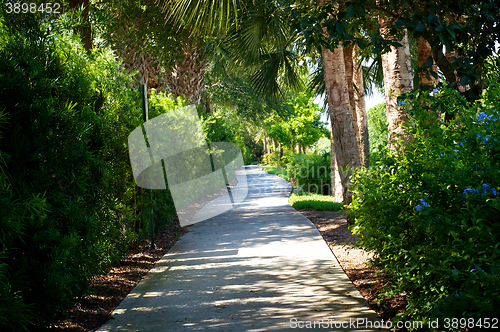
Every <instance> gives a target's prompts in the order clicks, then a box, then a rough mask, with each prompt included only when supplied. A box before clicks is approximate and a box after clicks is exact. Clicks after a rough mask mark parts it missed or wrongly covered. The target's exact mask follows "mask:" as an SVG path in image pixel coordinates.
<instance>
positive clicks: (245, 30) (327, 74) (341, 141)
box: [164, 0, 368, 204]
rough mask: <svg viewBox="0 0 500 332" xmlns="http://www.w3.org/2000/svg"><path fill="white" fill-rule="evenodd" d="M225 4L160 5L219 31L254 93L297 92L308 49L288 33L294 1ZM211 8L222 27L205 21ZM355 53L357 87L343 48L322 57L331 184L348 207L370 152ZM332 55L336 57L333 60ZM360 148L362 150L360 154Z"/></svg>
mask: <svg viewBox="0 0 500 332" xmlns="http://www.w3.org/2000/svg"><path fill="white" fill-rule="evenodd" d="M223 2H224V1H222V0H219V1H207V0H199V1H197V2H192V1H187V0H165V1H164V4H165V8H167V10H168V8H170V12H169V13H170V16H171V17H174V18H175V19H176V20H177V21H184V22H188V23H193V22H194V26H195V29H198V31H203V32H204V33H207V34H210V33H214V31H218V32H219V33H221V32H222V34H224V35H225V36H226V43H227V45H228V48H229V49H230V50H231V51H232V52H233V56H234V57H235V62H236V63H238V64H240V65H243V66H246V67H247V68H250V69H252V70H253V72H254V74H253V76H252V81H253V87H254V88H255V90H257V91H258V92H261V93H266V94H268V95H273V96H274V97H277V98H278V97H280V96H284V95H285V93H284V89H286V88H292V89H293V88H298V87H300V86H301V85H302V82H301V80H300V76H299V74H298V73H297V72H298V71H300V66H299V64H298V63H299V61H300V60H301V59H303V58H304V56H305V53H306V52H305V49H306V47H305V45H304V44H301V42H302V41H301V39H300V37H301V35H300V31H297V30H295V29H292V28H291V23H290V22H291V12H292V8H293V7H292V6H291V4H292V3H293V2H292V1H290V2H287V1H271V2H269V1H253V2H252V3H246V4H244V3H243V2H240V1H236V0H232V1H231V0H226V2H225V4H226V5H222V3H223ZM213 8H218V9H220V10H219V11H218V13H217V17H218V19H219V20H220V22H217V20H215V19H213V20H212V19H208V18H205V17H204V15H208V13H213ZM194 13H196V14H194ZM230 19H233V20H234V22H233V24H230V23H228V22H229V21H230ZM210 20H211V21H210ZM204 22H205V23H204ZM206 22H208V23H206ZM224 27H225V29H224ZM353 51H354V49H352V50H350V51H349V53H347V55H348V59H349V60H348V61H349V63H350V66H349V68H351V70H350V73H351V79H350V80H349V82H352V81H353V79H354V76H356V83H355V84H354V83H351V84H350V86H351V88H350V89H349V87H348V85H347V81H346V78H345V62H344V61H345V60H344V56H343V49H342V46H341V45H339V47H337V48H336V49H335V50H334V51H333V52H332V51H330V50H329V49H328V48H324V49H323V50H322V52H321V53H322V54H321V56H322V63H323V66H322V67H323V68H324V75H323V77H324V86H325V90H326V93H327V99H328V109H329V113H330V118H331V125H332V130H331V133H332V144H333V149H332V151H334V152H335V153H332V165H333V168H332V169H334V170H340V174H341V176H340V177H337V179H338V180H340V181H335V179H332V180H333V181H332V185H333V184H335V183H337V184H338V190H335V192H336V196H337V198H338V200H339V201H343V202H344V203H346V204H348V203H349V202H350V197H349V192H348V190H347V182H348V179H349V174H350V170H351V169H352V168H356V167H360V166H361V159H360V151H363V153H362V154H361V155H363V157H364V160H367V159H368V152H367V150H365V147H367V146H368V145H367V144H366V142H367V135H366V133H367V131H366V120H365V119H366V116H365V112H366V111H365V110H364V106H363V104H364V103H363V98H364V92H363V89H362V88H361V87H362V86H363V83H362V80H361V79H360V78H361V77H360V75H359V69H360V67H359V66H358V65H357V62H356V66H355V65H354V62H355V61H354V59H355V58H356V57H353V54H352V53H353ZM334 52H337V53H338V54H335V55H334ZM339 55H340V57H339ZM354 68H356V75H354V71H353V69H354ZM321 85H323V84H321ZM355 88H356V89H355ZM349 92H351V95H352V97H350V95H349ZM355 92H356V93H355ZM351 99H352V101H353V104H352V105H353V106H352V107H351ZM356 108H359V111H356ZM351 109H352V111H351ZM358 114H359V116H358ZM354 119H359V121H361V123H360V125H357V123H356V127H355V126H354V125H353V123H355V122H354ZM356 128H357V129H356ZM358 141H359V144H358ZM358 145H360V146H362V147H363V148H362V149H361V150H360V149H358Z"/></svg>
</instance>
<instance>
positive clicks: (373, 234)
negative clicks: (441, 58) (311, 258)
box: [350, 59, 500, 329]
mask: <svg viewBox="0 0 500 332" xmlns="http://www.w3.org/2000/svg"><path fill="white" fill-rule="evenodd" d="M495 64H496V67H495V68H494V69H495V70H491V68H492V67H493V65H492V66H491V67H490V74H489V79H490V81H489V82H490V85H489V87H488V88H487V89H486V91H485V93H484V96H483V98H482V99H481V100H478V101H477V102H475V103H469V102H467V101H466V100H465V99H464V98H463V97H461V96H460V95H459V94H458V93H457V92H456V91H453V90H449V89H446V88H443V89H442V90H441V91H440V92H438V91H437V90H435V91H434V92H433V93H431V94H429V93H428V92H421V93H417V94H416V95H414V96H413V98H411V99H408V100H407V102H406V105H409V107H408V110H409V111H410V112H411V114H412V117H411V120H410V123H409V125H408V130H409V132H410V133H411V134H412V135H413V140H412V141H411V142H410V143H409V144H408V145H407V146H404V148H403V149H400V150H399V151H397V152H395V153H393V154H391V155H388V156H387V157H386V158H385V159H384V160H383V161H384V162H385V166H384V165H380V166H377V167H371V168H368V169H359V170H357V171H356V172H355V174H354V176H353V183H354V185H353V193H354V196H353V202H352V204H351V206H350V211H351V213H352V215H353V216H354V217H355V219H356V221H355V226H354V232H355V233H356V234H358V235H360V236H361V240H360V243H359V244H360V245H361V246H362V247H363V248H364V249H366V250H373V251H374V252H375V253H376V259H375V260H374V263H375V264H376V265H377V266H379V267H381V268H382V269H384V270H386V271H388V272H389V274H390V275H391V276H392V281H393V283H392V289H390V290H389V293H388V294H391V293H395V294H399V293H401V292H406V294H408V305H407V312H406V313H403V314H401V317H400V318H401V319H406V320H409V319H411V320H431V319H432V320H434V319H436V318H439V319H440V322H441V323H443V322H444V321H443V320H444V318H450V317H459V318H476V319H479V318H484V317H496V316H498V308H499V307H500V275H499V272H500V223H499V222H498V220H499V219H498V215H499V210H500V194H499V193H500V177H499V169H500V120H499V113H498V110H500V85H499V84H498V82H500V74H499V71H498V59H497V62H496V63H495ZM444 111H447V112H450V113H453V114H455V119H454V120H452V121H450V122H448V123H445V122H443V119H444V115H443V113H444ZM440 328H441V329H443V328H444V326H440Z"/></svg>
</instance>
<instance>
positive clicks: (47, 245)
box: [0, 14, 173, 330]
mask: <svg viewBox="0 0 500 332" xmlns="http://www.w3.org/2000/svg"><path fill="white" fill-rule="evenodd" d="M62 23H64V22H62V21H58V22H52V23H51V25H48V24H47V25H40V22H39V21H37V20H35V19H34V18H33V17H32V16H31V15H29V14H26V15H23V16H20V15H19V16H14V15H10V16H9V15H5V16H2V17H0V24H1V25H0V32H1V36H2V39H1V43H0V110H1V112H2V115H1V120H2V126H1V128H0V132H1V134H2V135H1V138H0V151H1V153H0V156H1V158H0V160H1V162H0V170H1V171H0V180H1V181H0V184H1V191H0V205H1V207H0V208H1V211H2V213H1V215H0V229H1V231H0V287H1V290H0V298H1V300H0V325H1V326H2V329H3V328H4V327H5V328H7V329H10V330H21V329H22V328H23V327H25V326H31V327H30V328H34V326H39V327H40V326H44V325H46V324H48V323H49V322H51V321H52V320H53V319H54V318H55V317H57V316H58V315H60V314H62V313H63V312H64V311H65V310H67V309H68V308H70V307H71V306H72V305H73V304H74V301H75V299H76V298H77V297H79V296H81V295H83V294H84V293H85V292H86V291H87V288H88V284H89V281H90V279H91V278H92V277H93V276H94V275H95V274H97V273H101V272H103V271H106V269H107V268H109V267H110V265H111V264H112V263H114V262H116V261H117V260H118V259H119V258H120V256H121V255H122V254H123V253H124V252H125V251H126V250H127V248H128V247H129V246H130V245H131V244H133V243H135V241H136V240H137V239H140V238H141V237H142V233H143V232H144V230H145V229H147V228H146V227H147V225H148V223H147V221H148V220H149V216H148V215H147V214H148V213H149V211H150V209H149V206H150V204H151V203H150V202H149V200H148V199H147V198H146V197H147V195H145V194H144V192H143V191H142V190H140V189H138V188H137V187H136V186H135V184H134V180H133V177H132V174H131V168H130V163H129V155H128V149H127V146H126V142H127V137H128V135H129V133H130V132H131V131H132V130H133V129H134V128H135V127H137V126H139V125H140V124H141V122H142V112H141V109H140V103H139V102H140V96H139V94H138V92H137V90H136V89H132V88H130V86H132V80H131V78H130V77H129V76H127V75H126V74H125V73H124V72H123V71H121V70H119V67H118V66H119V64H118V63H117V62H116V60H115V57H114V55H113V54H112V53H111V52H110V51H109V50H106V49H96V50H94V51H93V52H92V53H90V54H89V53H87V52H85V51H84V50H83V48H82V46H81V44H80V43H79V40H77V38H76V36H75V35H74V34H72V33H67V32H64V31H71V30H68V29H59V28H58V24H62ZM155 204H156V206H157V207H161V208H156V209H155V210H154V213H155V216H154V217H155V222H156V224H157V226H158V227H160V226H161V224H162V223H166V222H169V221H170V220H171V218H172V216H173V204H172V200H171V199H170V197H169V194H168V191H164V192H163V193H157V196H156V201H155Z"/></svg>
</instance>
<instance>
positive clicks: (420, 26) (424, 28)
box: [415, 24, 427, 31]
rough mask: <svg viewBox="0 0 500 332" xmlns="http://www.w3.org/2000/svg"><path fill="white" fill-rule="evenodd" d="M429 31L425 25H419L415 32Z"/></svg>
mask: <svg viewBox="0 0 500 332" xmlns="http://www.w3.org/2000/svg"><path fill="white" fill-rule="evenodd" d="M425 30H427V28H426V27H425V25H423V24H419V25H417V27H416V28H415V31H425Z"/></svg>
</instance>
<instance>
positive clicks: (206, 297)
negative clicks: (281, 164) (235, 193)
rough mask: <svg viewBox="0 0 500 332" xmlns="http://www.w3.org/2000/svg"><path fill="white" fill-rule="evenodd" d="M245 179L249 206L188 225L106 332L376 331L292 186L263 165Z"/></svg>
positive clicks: (370, 315) (371, 315)
mask: <svg viewBox="0 0 500 332" xmlns="http://www.w3.org/2000/svg"><path fill="white" fill-rule="evenodd" d="M247 179H248V186H249V192H248V196H247V198H246V199H245V201H244V202H243V203H241V204H239V205H238V206H237V207H236V208H234V209H233V210H230V211H228V212H226V213H224V214H222V215H219V216H217V217H214V218H212V219H209V220H206V221H203V222H200V223H198V224H195V225H192V226H190V227H189V233H187V234H185V235H184V236H182V237H181V238H180V239H179V241H178V242H177V243H176V244H175V245H174V246H173V247H172V248H171V249H170V251H169V253H167V254H166V255H165V256H164V257H163V258H162V259H161V260H160V261H158V263H157V264H156V266H155V267H154V268H153V269H152V270H151V271H150V272H149V274H148V275H147V276H146V277H145V278H144V279H143V280H142V281H141V282H140V283H139V284H138V285H137V287H136V288H135V289H134V290H133V291H132V292H131V293H130V294H129V295H128V296H127V297H126V298H125V300H124V301H123V302H122V303H121V304H120V305H119V307H118V308H117V309H116V310H115V311H114V313H113V317H114V319H111V320H110V321H109V322H108V323H107V324H105V325H103V326H102V327H101V328H100V329H99V330H98V331H103V332H104V331H154V332H156V331H168V332H172V331H205V330H208V331H252V332H257V331H296V330H318V331H336V330H345V331H348V330H352V331H374V330H376V329H372V328H366V326H368V327H370V324H372V323H373V322H375V323H376V324H377V323H378V318H377V316H376V315H375V313H374V312H373V311H372V310H370V309H369V308H368V305H367V303H366V301H365V300H364V299H363V298H362V296H361V295H360V294H359V292H358V291H357V290H356V288H355V287H354V285H353V284H352V283H351V281H350V280H349V279H348V278H347V276H346V275H345V273H344V272H343V270H342V268H341V267H340V266H339V264H338V262H337V260H336V259H335V257H334V256H333V255H332V253H331V251H330V249H329V248H328V246H327V245H326V243H325V241H324V240H323V238H322V237H321V235H320V234H319V232H318V231H317V230H316V228H315V227H314V225H313V224H312V223H311V222H310V221H309V220H308V219H307V218H305V217H304V216H303V215H302V214H301V213H299V212H297V211H295V210H294V209H293V208H292V207H291V206H290V204H289V203H288V200H287V196H288V193H289V192H290V189H291V188H290V184H289V183H288V182H286V181H284V180H282V179H281V178H279V177H277V176H275V175H271V174H267V173H265V172H263V171H262V170H261V169H260V167H258V166H247ZM321 321H322V324H320V322H321ZM308 322H309V323H310V325H308V324H309V323H308ZM314 322H316V324H315V327H316V328H314ZM342 326H343V327H344V328H341V327H342ZM376 326H377V325H376ZM307 327H311V328H310V329H308V328H307Z"/></svg>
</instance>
